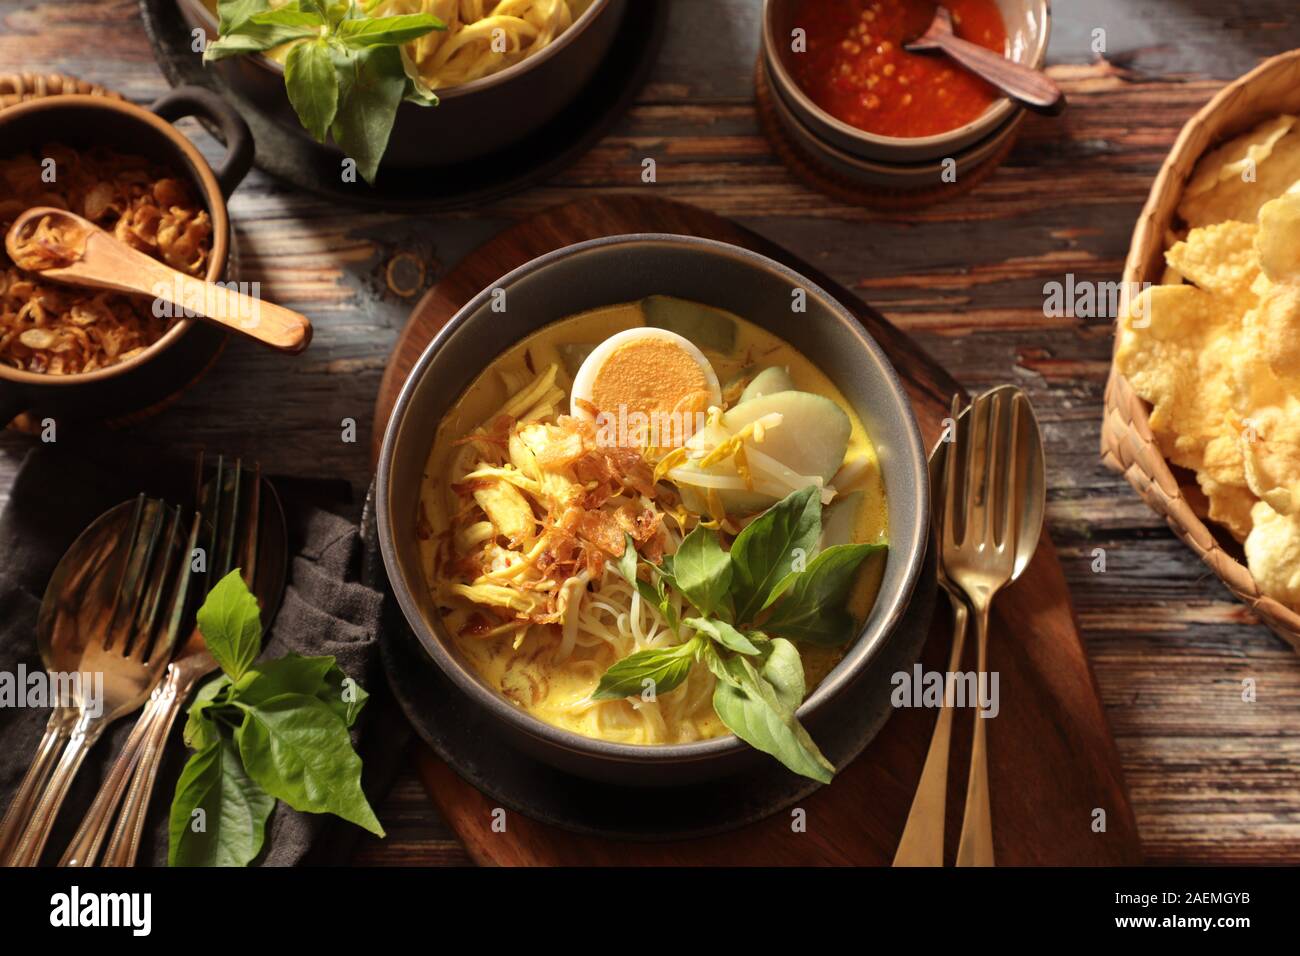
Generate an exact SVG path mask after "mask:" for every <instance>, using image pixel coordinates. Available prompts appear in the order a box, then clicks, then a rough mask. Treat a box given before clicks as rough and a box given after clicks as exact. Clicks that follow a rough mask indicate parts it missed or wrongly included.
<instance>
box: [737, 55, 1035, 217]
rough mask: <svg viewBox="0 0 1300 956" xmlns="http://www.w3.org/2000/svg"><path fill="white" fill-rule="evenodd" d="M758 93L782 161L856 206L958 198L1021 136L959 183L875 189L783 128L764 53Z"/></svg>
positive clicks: (762, 122)
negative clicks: (830, 165)
mask: <svg viewBox="0 0 1300 956" xmlns="http://www.w3.org/2000/svg"><path fill="white" fill-rule="evenodd" d="M754 93H755V97H756V100H757V103H756V108H757V111H758V121H759V126H761V127H762V129H763V134H764V135H765V136H766V137H767V140H768V142H769V143H770V144H771V145H772V149H773V150H775V152H776V154H777V156H779V157H780V159H781V162H783V163H784V164H785V165H786V167H787V168H788V169H789V170H790V171H791V172H793V173H794V174H795V175H796V176H798V177H799V179H800V180H802V181H803V183H804V184H805V185H807V186H809V187H810V188H812V189H815V190H817V191H818V192H821V193H825V194H826V195H828V196H830V197H831V198H833V199H838V200H839V201H840V202H845V203H849V204H850V205H854V206H870V207H872V208H875V209H888V210H899V209H919V208H921V207H923V206H932V205H934V204H935V203H938V202H945V201H949V200H952V199H956V198H957V197H958V196H962V195H965V194H966V193H968V192H970V191H971V190H972V189H974V188H975V187H976V186H978V185H979V184H980V183H981V182H983V181H984V180H985V179H986V178H988V175H989V174H990V173H991V172H993V170H994V169H996V168H997V167H998V166H999V165H1000V164H1001V162H1002V160H1004V159H1005V158H1006V156H1007V154H1008V153H1009V152H1011V147H1012V146H1014V145H1015V142H1016V135H1017V133H1016V131H1012V133H1011V134H1010V135H1009V136H1008V137H1007V138H1006V140H1005V141H1004V142H1003V143H1002V145H1001V146H999V147H998V149H997V151H996V152H995V153H993V154H992V155H991V156H989V158H988V159H986V160H984V162H982V163H980V164H979V165H978V166H975V167H973V168H971V169H969V170H966V171H964V172H963V173H962V174H961V176H959V177H958V179H957V181H956V182H952V183H940V184H938V185H937V186H933V187H931V188H929V189H890V188H888V187H884V186H871V185H866V184H864V183H859V182H855V181H854V180H852V179H849V178H848V177H846V176H844V175H843V174H841V173H838V172H836V171H835V170H832V169H830V168H828V167H827V166H826V164H825V163H824V162H822V161H821V160H819V159H818V158H817V157H815V156H813V155H812V154H811V153H809V152H808V151H807V150H806V149H805V148H804V147H802V146H800V145H799V144H798V143H796V142H794V141H793V140H792V139H791V138H790V136H789V134H788V133H786V131H785V129H783V128H782V126H781V121H780V120H779V119H778V118H777V115H776V107H775V106H774V105H773V104H772V96H773V95H774V94H773V91H772V86H771V84H770V83H769V82H768V79H767V70H766V69H765V68H764V65H763V57H762V55H761V54H760V55H759V57H758V61H757V62H756V63H755V65H754Z"/></svg>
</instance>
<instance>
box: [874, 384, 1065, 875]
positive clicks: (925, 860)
mask: <svg viewBox="0 0 1300 956" xmlns="http://www.w3.org/2000/svg"><path fill="white" fill-rule="evenodd" d="M999 394H1002V395H1003V396H1004V397H1003V399H1002V400H1003V401H1011V400H1013V398H1014V395H1015V394H1021V392H1020V389H1018V388H1016V387H1015V386H1013V385H1003V386H1000V387H998V388H995V389H992V390H991V391H989V392H987V393H985V394H984V395H983V396H981V397H980V398H979V399H977V401H984V400H989V399H992V398H993V397H994V396H995V395H999ZM972 407H973V406H972ZM970 410H971V409H970V408H966V409H965V410H962V409H961V402H960V399H959V398H958V397H957V396H956V395H954V396H953V399H952V413H951V425H950V426H949V427H950V429H951V433H950V434H946V435H945V439H946V440H940V442H939V443H938V444H937V445H936V446H935V448H934V451H933V452H932V453H931V455H930V488H931V501H932V509H931V511H932V514H934V515H935V530H936V535H935V537H936V540H935V541H934V542H932V544H931V547H937V546H938V541H937V539H938V536H939V535H938V531H939V529H941V528H942V527H943V523H944V522H945V521H951V520H953V518H952V516H950V515H947V514H945V513H944V509H945V503H946V501H947V495H946V483H945V482H946V477H947V475H948V474H949V471H948V469H947V467H946V465H947V456H948V455H949V454H950V453H951V452H952V449H953V448H954V446H955V445H956V444H957V442H956V439H957V429H958V428H959V427H961V425H962V424H963V423H965V425H966V427H967V428H968V429H969V427H970V425H969V421H968V418H969V415H970ZM1021 429H1022V432H1023V433H1024V434H1022V436H1021V438H1020V440H1018V441H1017V447H1018V448H1020V449H1023V451H1024V456H1023V458H1024V460H1023V463H1024V467H1025V468H1026V469H1027V471H1026V477H1025V479H1024V481H1022V482H1021V487H1024V488H1026V489H1027V491H1028V494H1027V495H1026V498H1025V508H1026V510H1025V512H1024V513H1022V515H1021V516H1020V520H1019V522H1018V525H1017V529H1016V532H1017V534H1016V549H1015V563H1014V567H1013V570H1012V574H1011V579H1012V580H1013V581H1014V580H1015V579H1016V578H1018V577H1020V575H1021V573H1022V572H1023V571H1024V569H1025V568H1026V567H1027V566H1028V564H1029V561H1030V559H1031V558H1032V557H1033V554H1034V550H1035V549H1036V548H1037V547H1038V539H1039V536H1040V535H1041V533H1042V527H1043V511H1044V508H1045V504H1046V478H1045V468H1044V460H1043V445H1042V439H1041V437H1040V436H1039V433H1038V423H1037V421H1036V420H1035V419H1034V415H1033V408H1032V406H1030V405H1029V403H1028V401H1027V400H1025V402H1024V415H1023V417H1022V419H1021ZM1028 432H1032V433H1033V434H1032V435H1030V434H1028ZM959 459H960V456H959ZM953 464H954V466H955V468H954V474H955V477H956V479H957V480H958V482H959V486H960V485H961V484H964V481H965V476H964V471H963V466H964V462H962V461H960V460H957V461H954V462H953ZM938 577H939V584H940V585H941V586H942V587H943V588H944V590H945V591H947V592H948V597H949V599H950V600H951V602H952V610H953V637H952V651H951V653H950V654H949V658H948V673H954V672H956V671H957V669H958V668H959V667H960V666H961V658H962V650H963V648H964V644H965V638H966V625H967V621H968V619H969V615H970V608H969V606H968V605H967V603H966V599H965V597H964V596H963V595H962V593H961V590H960V589H959V588H958V587H957V586H956V585H955V584H954V583H953V582H952V581H951V580H950V579H949V578H948V575H947V572H946V571H945V570H944V567H943V561H939V562H938ZM952 717H953V707H952V701H951V700H949V699H948V695H947V694H946V693H945V699H944V706H943V708H942V709H941V710H940V711H939V717H938V720H937V721H936V722H935V727H934V732H933V735H932V736H931V738H930V748H929V750H928V751H927V752H926V755H925V765H924V766H923V768H922V770H921V778H920V781H919V782H918V784H917V788H916V794H915V795H914V796H913V798H912V808H911V810H910V811H909V812H908V815H907V823H906V824H905V825H904V827H903V835H902V838H901V839H900V840H899V844H898V850H897V851H896V852H895V854H894V866H942V865H943V828H944V807H945V804H946V801H947V792H948V751H949V747H950V744H951V741H952ZM979 719H981V718H979V717H976V720H979Z"/></svg>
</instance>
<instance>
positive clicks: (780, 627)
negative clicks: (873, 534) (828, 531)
mask: <svg viewBox="0 0 1300 956" xmlns="http://www.w3.org/2000/svg"><path fill="white" fill-rule="evenodd" d="M886 547H887V545H884V544H881V543H872V544H837V545H833V546H832V547H829V548H827V549H826V550H825V551H823V552H822V553H821V554H819V555H817V557H815V558H814V559H813V560H812V563H811V564H809V565H808V568H807V569H806V570H804V571H802V572H800V573H799V574H796V575H795V576H794V578H793V579H792V583H791V584H790V586H789V587H788V588H787V589H786V592H785V594H784V595H783V596H782V597H781V600H779V601H777V602H776V604H775V605H774V606H773V609H772V614H771V616H769V617H768V618H767V620H766V621H764V622H763V627H764V629H765V630H768V631H771V632H772V633H773V634H779V635H781V636H782V637H788V638H790V639H792V640H796V641H806V642H807V643H809V644H821V645H823V646H830V647H838V646H839V645H841V644H843V643H844V642H845V641H847V640H848V639H849V636H850V631H851V629H852V625H853V619H852V617H851V616H850V615H849V612H848V610H847V609H846V608H845V606H844V605H845V602H846V601H847V600H848V594H849V588H850V587H852V585H853V576H854V574H855V573H856V572H857V570H858V567H859V566H860V565H861V564H862V562H863V561H865V560H866V559H867V557H868V556H869V555H872V554H875V553H877V552H879V551H884V550H885V549H886Z"/></svg>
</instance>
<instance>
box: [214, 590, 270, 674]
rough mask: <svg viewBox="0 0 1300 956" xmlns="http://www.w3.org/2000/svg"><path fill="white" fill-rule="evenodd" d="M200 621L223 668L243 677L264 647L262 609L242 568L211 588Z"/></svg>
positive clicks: (227, 671) (229, 672) (228, 672)
mask: <svg viewBox="0 0 1300 956" xmlns="http://www.w3.org/2000/svg"><path fill="white" fill-rule="evenodd" d="M198 625H199V631H200V632H202V634H203V640H204V642H205V643H206V644H207V646H208V652H209V653H210V654H211V655H212V656H213V657H215V658H216V659H217V663H218V664H220V665H221V669H222V670H223V671H225V672H226V673H227V674H229V675H230V676H231V678H233V679H234V680H239V678H240V677H242V676H243V674H244V671H246V670H248V667H249V665H251V664H252V663H253V660H254V659H255V658H256V657H257V655H258V653H259V652H260V651H261V650H262V612H261V610H260V609H259V608H258V606H257V598H255V597H253V592H252V591H250V590H248V585H246V584H245V583H244V579H243V578H242V577H240V576H239V569H238V568H236V569H235V570H233V571H231V572H230V573H229V574H227V575H226V576H225V577H224V578H222V579H221V580H220V581H218V582H217V584H216V586H215V587H214V588H213V589H212V590H211V591H209V592H208V596H207V598H206V599H205V600H204V602H203V606H202V607H201V608H199V612H198Z"/></svg>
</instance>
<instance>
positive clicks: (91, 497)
mask: <svg viewBox="0 0 1300 956" xmlns="http://www.w3.org/2000/svg"><path fill="white" fill-rule="evenodd" d="M158 461H159V459H158V457H157V456H156V455H152V454H150V453H148V452H140V453H136V454H123V453H122V451H121V449H120V447H114V448H112V449H110V450H108V451H106V452H105V451H104V450H102V449H100V450H95V449H89V450H88V449H81V450H79V452H78V453H77V455H76V456H75V458H74V457H73V456H72V454H71V453H70V452H68V451H65V450H56V449H54V448H50V447H42V448H36V449H33V450H32V451H31V452H30V453H29V455H28V457H27V459H26V460H25V461H24V463H23V466H22V468H21V470H20V472H19V474H18V478H17V480H16V481H15V483H14V486H13V489H12V492H11V497H10V500H9V502H8V504H7V506H6V507H5V509H4V510H3V511H0V671H8V672H10V673H15V672H16V671H17V669H18V666H19V664H20V663H21V664H24V665H25V666H26V669H27V671H28V672H29V673H30V672H32V671H34V670H39V669H40V668H41V663H40V657H39V654H38V653H37V650H36V636H35V634H36V631H35V627H36V616H37V612H38V609H39V607H40V599H41V596H42V594H43V592H44V588H45V582H46V580H47V579H48V577H49V575H50V573H51V571H52V570H53V568H54V565H55V564H56V563H57V562H58V560H59V558H60V557H62V555H63V553H64V551H65V550H67V548H68V546H69V545H70V544H71V543H72V541H73V540H74V539H75V538H76V536H77V535H78V534H80V532H81V531H82V530H83V529H84V528H85V527H86V526H87V525H88V524H89V523H90V522H91V521H92V520H93V519H94V518H95V517H96V516H98V515H99V514H101V513H102V512H104V511H106V510H107V509H108V508H110V507H112V506H113V505H115V504H117V503H119V502H121V501H125V500H128V499H129V498H131V497H133V496H134V495H135V494H136V493H138V492H140V491H144V492H146V493H148V494H151V495H157V496H159V497H163V498H165V499H166V500H167V501H169V502H172V503H179V504H185V505H187V506H188V505H189V498H190V497H191V495H190V493H189V487H188V486H189V483H190V482H191V481H192V477H191V476H192V463H190V462H183V461H180V460H169V461H168V462H167V463H165V464H164V465H162V466H159V464H158ZM145 462H147V465H146V464H143V463H145ZM275 484H276V487H277V490H278V491H279V492H280V497H281V499H282V500H283V503H284V508H285V518H286V522H287V525H288V531H289V544H290V553H291V554H292V555H293V558H292V560H291V563H290V568H289V575H288V582H289V583H288V587H287V589H286V591H285V595H284V599H283V602H282V604H281V607H280V611H279V613H278V615H277V616H276V619H275V622H274V623H273V625H272V628H271V632H270V635H269V638H268V640H267V641H266V643H265V645H264V649H263V653H264V655H265V656H267V657H280V656H282V655H284V654H286V653H289V652H296V653H299V654H304V655H323V654H329V655H333V656H334V657H335V658H337V659H338V663H339V666H340V667H341V668H342V669H343V670H344V671H345V672H346V673H347V674H348V675H349V676H351V677H353V678H354V679H356V680H357V681H358V682H359V683H360V684H361V685H362V686H363V687H365V688H366V690H367V691H369V692H370V693H371V695H372V697H371V700H370V702H369V703H368V704H367V707H366V709H365V710H364V711H363V712H362V714H361V717H360V718H359V720H358V722H357V725H356V727H355V728H354V743H355V744H356V745H357V746H358V748H359V750H360V753H361V755H362V758H363V760H364V762H365V767H366V771H365V776H364V779H363V784H364V786H365V789H366V793H367V795H368V796H369V797H370V800H371V803H372V804H374V803H376V802H377V800H378V798H379V797H380V796H382V794H383V792H384V791H385V790H386V789H387V786H388V784H389V783H390V782H391V778H392V774H393V773H394V771H395V769H396V767H397V765H398V763H399V761H400V755H401V753H402V751H403V749H404V747H405V744H406V740H407V735H408V733H409V732H408V731H407V729H406V726H405V723H404V721H401V720H400V719H395V717H394V711H395V708H393V706H392V702H391V699H390V698H389V697H388V695H387V694H386V693H384V690H385V688H384V686H383V677H382V671H381V668H380V666H379V661H378V657H379V653H378V629H379V621H380V613H381V605H382V597H381V595H380V594H379V593H377V592H375V591H373V590H371V589H370V588H367V587H365V586H364V585H362V584H360V583H358V582H357V580H356V577H357V572H358V563H359V555H360V537H359V534H358V531H357V528H356V526H355V525H354V524H353V523H352V522H351V521H349V520H348V519H347V518H345V517H342V516H341V515H339V514H336V513H334V511H333V510H330V508H331V507H333V508H335V510H337V509H338V507H339V506H340V502H339V498H340V495H339V493H338V492H339V490H340V489H339V486H338V484H337V483H321V482H304V481H276V482H275ZM343 491H344V493H345V494H346V492H347V489H346V486H344V487H343ZM326 505H328V506H326ZM48 716H49V711H48V710H47V709H44V708H31V707H28V708H3V707H0V806H4V807H7V806H8V804H9V800H10V798H11V797H12V796H13V793H14V791H15V790H16V789H17V787H18V783H19V781H20V780H21V779H22V776H23V774H24V773H25V772H26V770H27V767H28V765H29V763H30V760H31V756H32V754H33V752H34V751H35V749H36V745H37V742H38V741H39V740H40V737H41V734H42V732H43V731H44V728H45V723H46V720H47V718H48ZM133 723H134V717H133V716H127V717H125V718H123V719H122V720H120V721H118V722H117V723H116V724H115V725H114V726H113V727H112V728H110V730H109V732H108V733H106V734H105V736H104V738H103V739H102V740H101V741H100V742H99V744H98V745H97V746H96V747H95V749H94V750H93V751H92V752H91V753H90V755H89V756H88V758H87V760H86V763H85V764H84V765H83V767H82V769H81V772H80V773H79V774H78V775H77V778H76V779H75V781H74V782H73V787H72V790H71V792H70V793H69V795H68V798H67V800H66V802H65V803H64V805H63V810H62V812H61V813H60V815H59V821H58V823H57V825H56V827H55V830H54V833H53V834H52V836H51V838H50V842H49V844H48V845H47V848H46V853H45V856H44V859H43V861H42V862H44V863H55V862H57V860H58V858H59V856H60V855H61V854H62V852H63V850H64V849H65V848H66V847H67V845H68V843H69V842H70V840H71V838H72V836H73V834H74V832H75V830H76V826H77V823H78V822H79V821H80V819H81V817H82V815H83V814H84V812H85V809H86V808H87V807H88V806H89V805H90V802H91V801H92V800H93V799H94V795H95V792H96V791H97V789H98V786H99V784H100V782H101V781H102V780H103V778H104V776H105V775H106V774H107V772H108V769H109V767H110V766H111V765H112V758H113V757H114V756H116V754H117V752H118V750H120V748H121V746H122V744H123V742H124V741H125V739H126V737H127V735H128V734H129V732H130V729H131V726H132V724H133ZM183 725H184V719H183V718H182V719H178V720H177V723H176V726H175V728H174V729H173V733H172V737H171V739H170V741H169V743H168V749H167V753H166V754H165V756H164V759H163V763H162V766H161V768H160V770H159V776H158V784H157V786H156V787H155V791H154V799H153V800H152V802H151V804H150V809H149V821H148V824H149V825H148V827H147V828H146V833H145V836H144V841H143V843H142V846H141V851H140V859H141V861H145V860H152V861H153V862H154V863H155V864H158V865H165V864H166V861H167V813H168V809H169V806H170V804H171V798H172V793H173V790H174V787H175V783H176V780H177V778H178V777H179V776H180V771H181V768H182V767H183V766H184V763H185V761H186V759H188V756H189V752H188V751H187V750H186V748H185V746H184V743H183V742H182V741H181V730H182V727H183ZM361 832H362V831H360V830H359V829H358V828H356V827H354V826H351V825H350V824H347V823H344V822H342V821H339V820H336V819H334V818H333V817H328V816H320V815H316V814H305V813H299V812H297V811H295V810H292V809H290V808H289V807H287V806H285V805H284V804H279V805H278V806H277V807H276V810H275V812H274V814H273V815H272V817H271V821H270V824H269V826H268V831H267V841H266V847H265V849H264V850H263V853H262V855H261V857H259V859H258V861H257V863H258V864H259V865H266V866H290V865H295V864H299V863H332V862H343V861H344V860H345V859H346V857H347V854H348V852H349V851H350V849H351V847H352V844H353V841H354V840H355V839H356V837H357V836H358V835H360V833H361Z"/></svg>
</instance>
